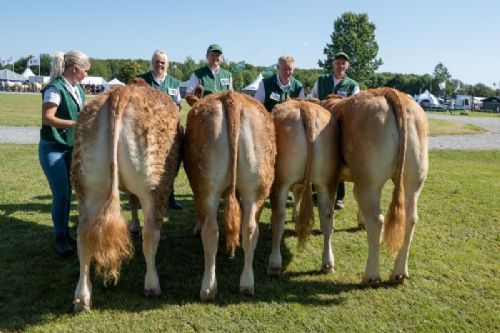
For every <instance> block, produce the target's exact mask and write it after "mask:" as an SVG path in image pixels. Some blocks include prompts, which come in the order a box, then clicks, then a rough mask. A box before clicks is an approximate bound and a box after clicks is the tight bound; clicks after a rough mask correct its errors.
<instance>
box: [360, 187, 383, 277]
mask: <svg viewBox="0 0 500 333" xmlns="http://www.w3.org/2000/svg"><path fill="white" fill-rule="evenodd" d="M354 191H355V192H356V198H357V200H358V207H359V209H360V210H361V214H363V217H364V220H365V228H366V233H367V237H368V261H367V263H366V270H365V274H364V276H363V281H362V283H363V284H365V285H373V284H377V283H379V282H380V267H379V255H380V242H381V236H382V228H383V225H384V215H383V214H382V213H381V210H380V196H381V187H376V186H374V185H369V186H359V185H358V184H355V185H354Z"/></svg>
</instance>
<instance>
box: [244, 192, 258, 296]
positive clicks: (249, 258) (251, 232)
mask: <svg viewBox="0 0 500 333" xmlns="http://www.w3.org/2000/svg"><path fill="white" fill-rule="evenodd" d="M258 215H259V214H258V207H257V204H256V203H255V200H254V199H253V198H252V199H249V198H244V199H243V221H242V226H241V239H242V245H243V251H244V253H245V261H244V266H243V272H242V273H241V277H240V292H241V293H243V294H247V295H253V294H254V275H253V267H252V265H253V256H254V252H255V247H256V246H257V240H258V238H259V223H258V221H257V219H256V218H257V216H258Z"/></svg>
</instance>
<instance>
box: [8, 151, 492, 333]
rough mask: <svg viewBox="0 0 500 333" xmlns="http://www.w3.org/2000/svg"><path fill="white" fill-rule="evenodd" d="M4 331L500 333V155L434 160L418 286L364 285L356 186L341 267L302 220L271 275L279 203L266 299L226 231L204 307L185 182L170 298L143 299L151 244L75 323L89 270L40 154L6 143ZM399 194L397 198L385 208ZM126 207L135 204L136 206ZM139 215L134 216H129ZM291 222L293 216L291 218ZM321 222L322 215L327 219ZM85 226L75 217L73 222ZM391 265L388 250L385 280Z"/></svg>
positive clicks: (418, 252)
mask: <svg viewBox="0 0 500 333" xmlns="http://www.w3.org/2000/svg"><path fill="white" fill-rule="evenodd" d="M0 156H2V158H1V159H0V175H1V186H0V331H2V332H3V331H28V332H124V331H126V332H160V331H166V332H219V331H220V332H327V331H333V332H498V331H500V302H499V295H500V283H499V282H500V281H499V269H500V236H499V230H500V229H499V227H500V182H498V175H499V174H500V152H499V151H481V152H472V151H462V152H460V151H431V153H430V174H429V177H428V181H427V183H426V186H425V187H424V190H423V192H422V196H421V200H420V202H419V213H420V221H419V224H418V225H417V228H416V233H415V237H414V241H413V243H412V249H411V253H410V274H411V279H410V281H409V284H408V285H406V286H400V287H393V286H390V285H388V284H387V283H385V282H384V283H382V284H381V285H380V286H379V287H377V288H363V287H361V286H360V284H359V283H360V281H361V276H362V274H363V271H364V266H365V262H366V258H367V244H366V234H365V232H364V231H361V230H358V229H357V228H355V226H356V218H355V214H356V209H355V203H354V201H353V197H352V186H348V190H347V193H348V194H347V197H346V204H347V208H346V209H345V210H343V211H340V212H338V213H336V215H335V219H336V230H335V232H334V236H333V244H334V251H335V255H336V267H335V268H336V271H335V273H333V274H328V275H323V274H320V273H319V268H320V265H321V249H322V236H321V235H320V234H319V232H318V229H319V222H318V221H316V225H315V232H314V235H313V236H312V237H311V239H310V242H309V243H308V245H307V246H306V248H305V249H304V250H303V251H299V250H298V249H297V246H296V245H297V242H296V237H295V235H294V232H293V226H292V224H291V223H287V224H286V231H285V236H284V242H283V246H282V249H283V252H282V253H283V264H284V274H283V275H282V276H281V277H280V278H270V277H268V276H266V274H265V271H266V267H267V261H268V257H269V253H270V249H271V230H270V226H269V220H270V210H269V205H268V204H266V208H265V209H264V211H263V214H262V217H261V222H260V237H259V242H258V245H257V249H256V253H255V260H254V270H255V286H256V289H255V296H254V297H246V296H242V295H240V294H239V293H238V283H239V275H240V273H241V270H242V267H243V253H242V250H241V249H238V250H237V252H236V258H235V259H233V260H231V259H229V257H228V255H227V253H226V252H225V250H224V247H225V246H224V236H223V234H224V232H223V231H222V229H223V228H222V227H221V231H222V232H221V239H220V247H219V252H218V255H217V276H218V286H219V293H218V295H217V299H216V301H215V302H213V303H209V304H205V303H201V302H199V300H198V295H199V288H200V284H201V278H202V272H203V250H202V246H201V241H200V239H199V238H195V237H193V236H192V234H191V230H192V226H193V222H194V221H195V220H196V216H195V211H194V206H193V200H192V194H191V191H190V189H189V186H188V182H187V180H186V176H185V174H184V172H183V171H182V169H181V172H180V174H179V176H178V178H177V179H176V194H177V198H178V200H180V202H181V203H182V204H183V205H184V210H182V211H172V212H170V213H169V214H168V215H169V217H168V219H166V222H165V224H164V229H165V231H166V236H167V239H166V240H164V241H161V243H160V246H159V250H158V255H157V267H158V272H159V275H160V283H161V287H162V292H163V294H162V296H161V298H159V299H146V298H145V297H144V296H143V283H144V274H145V262H144V257H143V255H142V251H141V242H140V241H136V242H135V243H134V244H135V248H136V254H135V257H134V258H133V259H132V260H131V261H130V262H128V263H127V264H125V265H124V266H123V268H122V275H121V280H120V281H119V283H118V285H117V286H108V287H105V286H103V284H102V280H100V279H99V278H96V277H95V276H94V275H92V276H93V283H94V284H93V292H94V294H93V297H94V310H93V311H92V312H90V313H82V314H78V315H73V314H72V313H71V311H72V300H73V292H74V289H75V286H76V283H77V280H78V274H79V271H78V260H77V258H76V256H75V257H73V258H69V259H67V260H63V259H61V258H59V257H58V256H57V255H56V254H55V252H54V251H53V250H52V226H51V222H50V205H51V201H50V191H49V189H48V185H47V184H46V180H45V177H44V176H43V174H42V171H41V169H40V166H39V164H38V160H37V147H36V145H5V144H3V145H0ZM390 190H391V187H390V186H387V187H386V189H385V191H384V199H383V201H384V206H386V204H387V202H388V199H389V191H390ZM124 206H126V205H124ZM124 211H125V216H126V217H127V218H128V217H129V213H128V210H127V208H125V209H124ZM288 214H289V216H290V211H289V212H288ZM316 215H317V214H316ZM77 220H78V216H77V213H76V207H73V212H72V215H71V225H72V227H73V228H74V226H75V224H76V223H77ZM392 263H393V261H392V259H390V258H388V257H387V256H386V254H385V251H383V253H382V256H381V272H382V278H383V279H384V280H385V281H387V278H388V274H389V271H390V270H391V268H392Z"/></svg>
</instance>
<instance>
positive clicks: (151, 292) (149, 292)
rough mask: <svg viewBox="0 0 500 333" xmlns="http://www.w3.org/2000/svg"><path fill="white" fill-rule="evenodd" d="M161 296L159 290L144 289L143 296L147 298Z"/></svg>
mask: <svg viewBox="0 0 500 333" xmlns="http://www.w3.org/2000/svg"><path fill="white" fill-rule="evenodd" d="M160 295H161V290H155V289H144V296H146V297H147V298H159V297H160Z"/></svg>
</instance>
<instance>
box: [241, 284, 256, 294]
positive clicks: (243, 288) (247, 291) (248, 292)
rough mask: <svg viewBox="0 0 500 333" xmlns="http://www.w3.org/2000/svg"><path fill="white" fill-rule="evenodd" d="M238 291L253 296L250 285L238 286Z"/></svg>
mask: <svg viewBox="0 0 500 333" xmlns="http://www.w3.org/2000/svg"><path fill="white" fill-rule="evenodd" d="M240 293H241V294H243V295H248V296H253V295H254V289H253V287H252V286H250V287H243V286H240Z"/></svg>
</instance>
